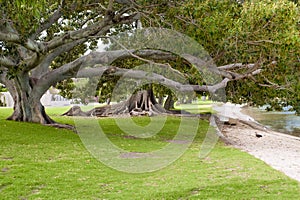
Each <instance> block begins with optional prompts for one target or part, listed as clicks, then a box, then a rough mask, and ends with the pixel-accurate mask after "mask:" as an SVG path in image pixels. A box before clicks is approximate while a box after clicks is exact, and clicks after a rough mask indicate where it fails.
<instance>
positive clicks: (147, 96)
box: [62, 89, 172, 117]
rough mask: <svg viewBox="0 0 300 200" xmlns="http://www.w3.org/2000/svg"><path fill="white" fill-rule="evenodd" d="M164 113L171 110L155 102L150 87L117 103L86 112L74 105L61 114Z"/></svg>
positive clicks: (151, 114)
mask: <svg viewBox="0 0 300 200" xmlns="http://www.w3.org/2000/svg"><path fill="white" fill-rule="evenodd" d="M166 113H169V114H172V112H171V111H169V110H166V109H164V108H163V107H162V106H161V105H160V104H159V103H157V101H156V99H155V97H154V94H153V91H152V90H151V89H150V90H143V91H139V92H137V93H136V94H133V95H132V96H131V97H130V98H129V99H128V100H126V101H124V102H121V103H118V104H114V105H107V106H103V107H97V108H94V109H92V110H90V111H87V112H83V111H82V110H81V109H80V107H79V106H74V107H73V108H71V109H70V110H68V111H67V112H66V113H64V114H62V115H66V116H97V117H107V116H117V115H128V116H129V115H131V116H141V115H147V116H153V115H159V114H166Z"/></svg>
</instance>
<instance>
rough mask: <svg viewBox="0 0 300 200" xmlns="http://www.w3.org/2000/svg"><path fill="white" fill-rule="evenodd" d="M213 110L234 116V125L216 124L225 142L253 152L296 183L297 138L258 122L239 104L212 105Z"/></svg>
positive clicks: (299, 176)
mask: <svg viewBox="0 0 300 200" xmlns="http://www.w3.org/2000/svg"><path fill="white" fill-rule="evenodd" d="M215 110H216V111H217V112H218V117H221V118H224V117H225V118H233V119H237V122H236V123H235V124H232V125H230V124H229V125H222V126H221V127H219V129H220V131H221V133H222V134H223V135H224V137H225V139H226V142H227V143H228V142H229V145H231V146H233V147H235V148H238V149H241V150H242V151H245V152H247V153H249V154H251V155H253V156H254V157H256V158H258V159H260V160H262V161H264V162H265V163H266V164H268V165H270V166H271V167H273V168H274V169H276V170H279V171H281V172H283V173H284V174H286V175H287V176H289V177H290V178H292V179H295V180H297V181H298V182H300V138H299V137H296V136H291V135H287V134H284V133H279V132H276V131H272V130H270V129H267V128H265V127H264V126H262V125H259V124H258V123H257V122H256V121H255V119H253V118H252V117H250V116H249V115H247V112H246V111H245V112H244V109H243V108H242V107H241V106H240V105H233V104H223V105H219V106H216V109H215ZM243 122H244V123H243ZM245 122H246V123H245ZM247 122H249V123H247ZM251 124H257V125H258V128H256V127H253V126H250V125H251Z"/></svg>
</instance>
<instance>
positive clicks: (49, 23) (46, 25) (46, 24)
mask: <svg viewBox="0 0 300 200" xmlns="http://www.w3.org/2000/svg"><path fill="white" fill-rule="evenodd" d="M61 16H62V12H61V8H58V9H57V10H56V11H55V12H54V13H53V14H52V15H51V16H50V17H49V18H48V20H46V21H45V22H44V23H42V24H41V25H40V27H39V28H38V29H37V30H36V31H35V32H34V33H33V34H32V35H31V36H30V39H31V40H34V39H36V37H37V36H38V35H39V34H40V33H42V32H43V31H44V30H47V29H48V28H50V27H51V26H52V25H53V24H54V23H55V22H57V20H58V19H59V18H60V17H61Z"/></svg>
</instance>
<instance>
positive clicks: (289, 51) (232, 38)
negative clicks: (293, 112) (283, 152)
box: [145, 0, 300, 111]
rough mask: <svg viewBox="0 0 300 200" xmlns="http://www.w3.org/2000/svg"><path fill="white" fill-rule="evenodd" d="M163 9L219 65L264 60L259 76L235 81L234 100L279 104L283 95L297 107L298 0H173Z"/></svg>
mask: <svg viewBox="0 0 300 200" xmlns="http://www.w3.org/2000/svg"><path fill="white" fill-rule="evenodd" d="M179 5H180V6H179ZM169 8H170V9H169ZM163 12H165V13H166V14H165V15H164V18H163V20H161V19H160V20H161V21H162V23H164V24H165V25H164V26H166V27H169V28H173V29H175V30H178V31H180V32H182V33H184V34H187V35H189V36H191V37H192V38H194V39H195V40H197V41H198V42H199V43H200V44H201V45H203V47H204V48H205V49H206V50H207V51H208V52H209V53H210V55H211V56H212V57H214V58H215V59H216V63H217V64H218V65H225V64H228V63H235V62H238V63H239V62H241V63H255V62H257V61H258V60H260V61H261V62H262V63H263V65H264V68H263V69H264V71H263V73H262V74H261V75H260V76H259V77H255V78H254V77H253V78H251V77H250V79H245V80H240V81H237V82H231V83H229V86H228V87H227V97H228V100H230V101H233V102H235V103H245V102H250V103H252V104H253V105H263V104H266V103H269V104H271V105H272V106H273V107H278V101H276V99H278V98H279V99H280V101H279V103H284V104H289V105H293V106H294V108H295V109H297V107H298V106H299V99H300V96H299V92H298V91H299V89H300V82H299V77H300V74H299V73H300V68H299V67H300V66H299V65H300V64H299V63H300V62H299V57H300V55H299V54H300V53H299V51H298V49H300V37H299V20H300V18H299V16H300V13H299V7H297V5H296V4H294V3H292V2H291V1H287V0H280V1H274V0H263V1H245V2H244V3H237V2H236V1H231V0H224V1H217V0H213V1H193V0H192V1H185V2H178V3H177V5H176V4H175V5H173V6H172V4H169V7H168V9H167V8H165V10H164V11H163ZM145 24H146V25H148V23H147V21H145ZM279 107H280V106H279ZM298 111H299V110H298Z"/></svg>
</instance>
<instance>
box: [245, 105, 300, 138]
mask: <svg viewBox="0 0 300 200" xmlns="http://www.w3.org/2000/svg"><path fill="white" fill-rule="evenodd" d="M243 110H244V111H245V112H246V114H247V115H249V116H251V117H253V118H254V119H255V120H256V121H257V122H259V123H260V124H263V125H265V126H267V127H268V128H270V129H272V130H274V131H278V132H281V133H286V134H289V135H293V136H297V137H300V116H296V115H295V114H294V113H293V112H288V111H284V112H267V111H264V110H261V109H258V108H245V109H243Z"/></svg>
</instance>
